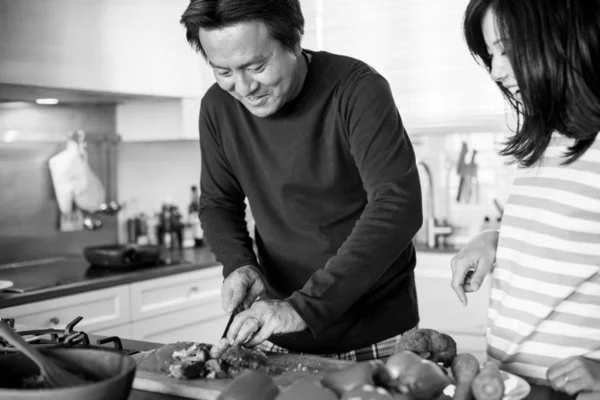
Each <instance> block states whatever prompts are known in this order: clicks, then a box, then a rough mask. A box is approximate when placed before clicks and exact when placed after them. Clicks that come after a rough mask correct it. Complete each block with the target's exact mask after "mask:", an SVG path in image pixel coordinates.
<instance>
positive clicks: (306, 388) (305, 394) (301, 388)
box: [254, 379, 338, 400]
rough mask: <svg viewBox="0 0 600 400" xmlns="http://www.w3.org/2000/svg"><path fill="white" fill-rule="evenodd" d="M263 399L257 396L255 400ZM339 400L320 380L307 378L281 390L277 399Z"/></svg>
mask: <svg viewBox="0 0 600 400" xmlns="http://www.w3.org/2000/svg"><path fill="white" fill-rule="evenodd" d="M258 399H260V400H262V397H255V398H254V400H258ZM308 399H310V400H338V396H337V395H336V394H335V393H334V392H332V391H331V390H330V389H328V388H326V387H324V386H323V385H322V384H321V383H320V382H319V381H315V380H311V379H305V380H302V381H300V382H296V383H294V384H293V385H292V386H290V387H289V388H288V389H287V390H284V391H282V392H281V394H280V395H279V396H277V398H276V400H308Z"/></svg>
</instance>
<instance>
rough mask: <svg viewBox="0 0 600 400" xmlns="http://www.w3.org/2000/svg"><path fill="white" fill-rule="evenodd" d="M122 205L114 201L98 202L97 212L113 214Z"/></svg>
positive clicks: (119, 209)
mask: <svg viewBox="0 0 600 400" xmlns="http://www.w3.org/2000/svg"><path fill="white" fill-rule="evenodd" d="M121 208H122V206H121V205H120V204H119V203H117V202H116V201H109V202H108V203H102V204H100V207H99V208H98V211H97V212H100V213H102V214H106V215H115V214H116V213H118V212H119V211H121Z"/></svg>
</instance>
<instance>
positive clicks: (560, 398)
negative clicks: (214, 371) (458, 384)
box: [90, 336, 575, 400]
mask: <svg viewBox="0 0 600 400" xmlns="http://www.w3.org/2000/svg"><path fill="white" fill-rule="evenodd" d="M90 338H92V336H90ZM158 346H160V344H158V343H149V342H142V341H137V340H124V341H123V347H124V348H129V349H132V350H140V351H145V350H150V349H152V348H155V347H158ZM142 399H145V400H179V399H180V397H175V396H169V395H164V394H160V393H151V392H145V391H141V390H135V389H134V390H132V391H131V395H130V396H129V400H142ZM199 400H202V399H199ZM524 400H575V397H572V396H569V395H567V394H565V393H559V392H555V391H553V390H551V389H548V388H547V387H544V386H535V385H534V386H532V387H531V393H530V394H529V395H528V396H527V397H526V398H525V399H524Z"/></svg>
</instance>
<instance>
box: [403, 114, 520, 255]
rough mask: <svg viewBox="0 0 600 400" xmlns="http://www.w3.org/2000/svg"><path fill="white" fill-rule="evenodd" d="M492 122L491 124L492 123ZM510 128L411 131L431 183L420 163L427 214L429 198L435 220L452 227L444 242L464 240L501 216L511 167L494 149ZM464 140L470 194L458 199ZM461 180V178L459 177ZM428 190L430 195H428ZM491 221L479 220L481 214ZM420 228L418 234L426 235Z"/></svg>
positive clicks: (417, 152) (490, 226)
mask: <svg viewBox="0 0 600 400" xmlns="http://www.w3.org/2000/svg"><path fill="white" fill-rule="evenodd" d="M492 128H494V127H492ZM511 134H512V132H511V131H510V128H509V127H508V126H506V125H505V126H504V127H503V128H502V127H498V129H487V130H482V131H481V132H462V131H460V130H456V131H452V130H451V128H449V131H448V132H446V133H445V134H439V133H431V134H423V133H421V134H415V135H412V136H411V138H412V142H413V145H414V148H415V153H416V155H417V159H418V160H419V161H420V162H423V163H425V164H426V165H427V166H428V167H429V170H430V173H431V178H432V182H433V189H432V190H431V189H430V187H429V186H428V179H427V175H426V171H425V169H424V168H422V167H420V168H419V174H420V178H421V188H422V192H423V209H424V214H425V215H427V207H428V203H429V202H430V201H433V203H432V204H433V215H434V217H435V218H436V219H437V220H438V221H439V222H446V223H447V224H449V225H450V226H451V227H452V228H453V234H452V235H451V236H450V237H449V238H448V242H449V243H452V244H455V245H459V246H460V245H463V244H465V243H466V242H467V241H468V240H469V239H470V238H471V237H473V236H474V235H475V234H476V233H478V232H480V231H481V230H483V229H492V228H494V225H496V224H497V223H498V218H499V217H501V215H502V214H501V210H499V209H498V207H497V206H496V204H495V201H496V202H497V203H498V204H499V205H500V207H502V206H503V205H504V203H505V202H506V199H507V197H508V190H509V187H510V184H511V182H512V178H513V175H514V171H515V167H514V165H510V164H509V163H508V159H507V158H506V157H502V156H500V155H499V154H498V151H499V150H500V149H501V148H502V147H503V143H504V141H505V140H506V139H507V137H508V136H509V135H511ZM463 143H464V144H466V145H467V153H466V155H465V157H464V159H465V162H466V163H467V164H470V163H471V162H472V160H473V153H474V151H475V152H476V154H475V157H474V163H473V167H474V174H475V180H473V182H474V185H473V186H472V190H471V194H472V195H471V196H466V195H465V192H464V190H463V197H461V199H460V201H459V199H458V194H459V190H460V187H461V186H460V182H461V176H460V175H459V173H458V162H459V158H460V155H461V149H462V147H463ZM463 185H464V180H463ZM431 191H433V197H431V196H430V193H431ZM486 217H488V218H489V220H490V221H489V222H490V224H484V222H485V218H486ZM423 235H424V229H422V230H421V232H420V234H419V235H418V238H417V239H418V240H423V241H424V240H425V238H424V237H423Z"/></svg>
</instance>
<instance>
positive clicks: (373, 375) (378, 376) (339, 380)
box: [321, 361, 390, 396]
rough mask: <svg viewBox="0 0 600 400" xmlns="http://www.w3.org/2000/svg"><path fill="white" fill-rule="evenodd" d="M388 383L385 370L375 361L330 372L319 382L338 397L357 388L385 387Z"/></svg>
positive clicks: (388, 379)
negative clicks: (367, 386)
mask: <svg viewBox="0 0 600 400" xmlns="http://www.w3.org/2000/svg"><path fill="white" fill-rule="evenodd" d="M389 381H390V378H389V375H388V372H387V369H386V368H385V367H384V366H383V364H381V363H380V362H377V361H364V362H359V363H357V364H355V365H352V366H350V367H347V368H344V369H341V370H339V371H335V372H330V373H329V374H327V375H325V377H324V378H323V380H322V381H321V382H322V383H323V385H325V386H327V387H328V388H330V389H331V390H333V391H334V392H335V393H337V394H338V396H341V395H342V394H343V393H344V392H347V391H349V390H351V389H353V388H355V387H357V386H362V385H371V386H375V385H376V384H377V385H386V384H387V383H388V382H389Z"/></svg>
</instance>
